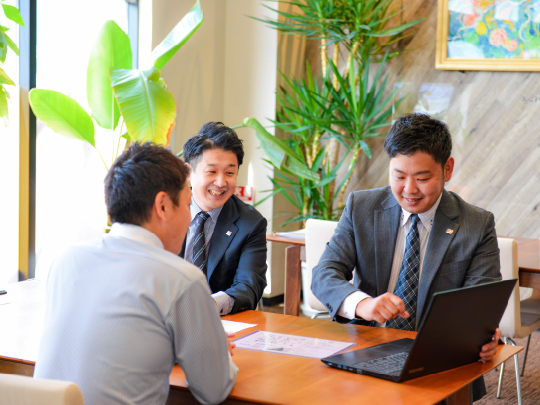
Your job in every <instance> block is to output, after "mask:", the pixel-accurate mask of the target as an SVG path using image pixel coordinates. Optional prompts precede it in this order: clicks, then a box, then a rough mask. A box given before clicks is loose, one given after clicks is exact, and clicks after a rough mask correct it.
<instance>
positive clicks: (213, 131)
mask: <svg viewBox="0 0 540 405" xmlns="http://www.w3.org/2000/svg"><path fill="white" fill-rule="evenodd" d="M209 149H222V150H224V151H231V152H233V153H234V154H235V155H236V158H237V159H238V167H240V165H241V164H242V161H243V160H244V147H243V146H242V140H241V139H240V138H238V135H237V134H236V132H235V131H234V129H231V128H229V127H227V126H226V125H224V124H223V123H222V122H207V123H206V124H204V125H203V126H202V128H201V129H200V130H199V132H197V135H195V136H192V137H191V138H189V139H188V140H187V141H186V143H185V144H184V154H183V157H184V159H185V161H186V163H189V165H190V166H191V168H192V170H195V167H196V166H197V163H199V160H200V159H201V157H202V154H203V152H204V151H205V150H209Z"/></svg>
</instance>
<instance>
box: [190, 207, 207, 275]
mask: <svg viewBox="0 0 540 405" xmlns="http://www.w3.org/2000/svg"><path fill="white" fill-rule="evenodd" d="M208 218H210V214H208V213H207V212H204V211H201V212H199V213H198V214H197V221H199V223H198V224H197V228H196V229H195V239H194V240H193V264H194V265H195V266H197V267H198V268H199V269H201V270H202V272H203V273H204V274H206V236H205V234H204V224H205V223H206V220H207V219H208Z"/></svg>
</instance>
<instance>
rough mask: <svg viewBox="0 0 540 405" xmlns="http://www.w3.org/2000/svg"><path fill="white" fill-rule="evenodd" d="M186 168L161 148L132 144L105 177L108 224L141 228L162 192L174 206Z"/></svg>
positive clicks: (186, 172) (181, 187) (185, 176)
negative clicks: (122, 224)
mask: <svg viewBox="0 0 540 405" xmlns="http://www.w3.org/2000/svg"><path fill="white" fill-rule="evenodd" d="M188 174H189V172H188V169H187V167H186V166H185V164H184V162H182V160H181V159H179V158H177V157H176V156H175V155H173V154H172V153H171V152H170V151H169V150H167V149H165V148H164V147H162V146H158V145H154V144H152V143H150V142H146V143H144V144H140V143H134V144H132V145H131V146H130V147H129V149H127V150H126V151H124V152H123V153H122V154H121V155H120V156H119V157H118V158H117V159H116V161H115V162H114V163H113V165H112V166H111V168H110V169H109V172H108V173H107V175H106V176H105V204H106V205H107V213H108V214H109V217H110V219H111V223H114V222H120V223H124V224H133V225H143V224H144V223H146V222H147V221H149V220H150V217H151V213H152V207H153V206H154V201H155V198H156V195H157V194H158V193H159V192H160V191H164V192H166V193H167V195H168V196H169V197H170V198H171V200H172V202H173V203H174V204H175V205H178V203H179V197H180V191H182V189H183V188H184V187H185V184H186V179H187V177H188Z"/></svg>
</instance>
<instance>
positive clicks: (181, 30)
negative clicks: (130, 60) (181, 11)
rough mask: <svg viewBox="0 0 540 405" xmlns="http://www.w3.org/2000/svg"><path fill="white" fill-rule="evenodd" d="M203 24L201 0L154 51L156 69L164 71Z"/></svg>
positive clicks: (153, 57)
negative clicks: (164, 67)
mask: <svg viewBox="0 0 540 405" xmlns="http://www.w3.org/2000/svg"><path fill="white" fill-rule="evenodd" d="M202 22H203V12H202V9H201V4H200V2H199V0H197V1H196V3H195V5H194V6H193V7H192V8H191V10H190V11H189V13H187V14H186V15H185V16H184V18H182V20H180V22H179V23H178V24H177V25H176V27H174V28H173V30H172V31H171V32H170V33H169V35H167V37H166V38H165V39H164V40H163V42H161V43H160V44H159V45H158V46H156V48H155V49H154V50H153V51H152V59H154V67H155V68H157V69H162V68H163V66H165V65H166V64H167V62H168V61H169V60H170V59H171V58H172V57H173V56H174V54H175V53H176V52H177V51H178V50H179V49H180V48H181V47H182V45H184V44H185V43H186V41H187V40H188V39H189V38H190V37H191V36H192V35H193V34H194V33H195V31H197V30H198V29H199V27H200V26H201V24H202Z"/></svg>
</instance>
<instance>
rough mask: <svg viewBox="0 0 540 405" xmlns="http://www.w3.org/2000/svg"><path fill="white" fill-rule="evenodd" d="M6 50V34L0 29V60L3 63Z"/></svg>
mask: <svg viewBox="0 0 540 405" xmlns="http://www.w3.org/2000/svg"><path fill="white" fill-rule="evenodd" d="M7 51H8V43H7V39H6V35H5V34H4V33H3V32H2V31H0V62H2V63H4V62H5V61H6V55H7Z"/></svg>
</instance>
